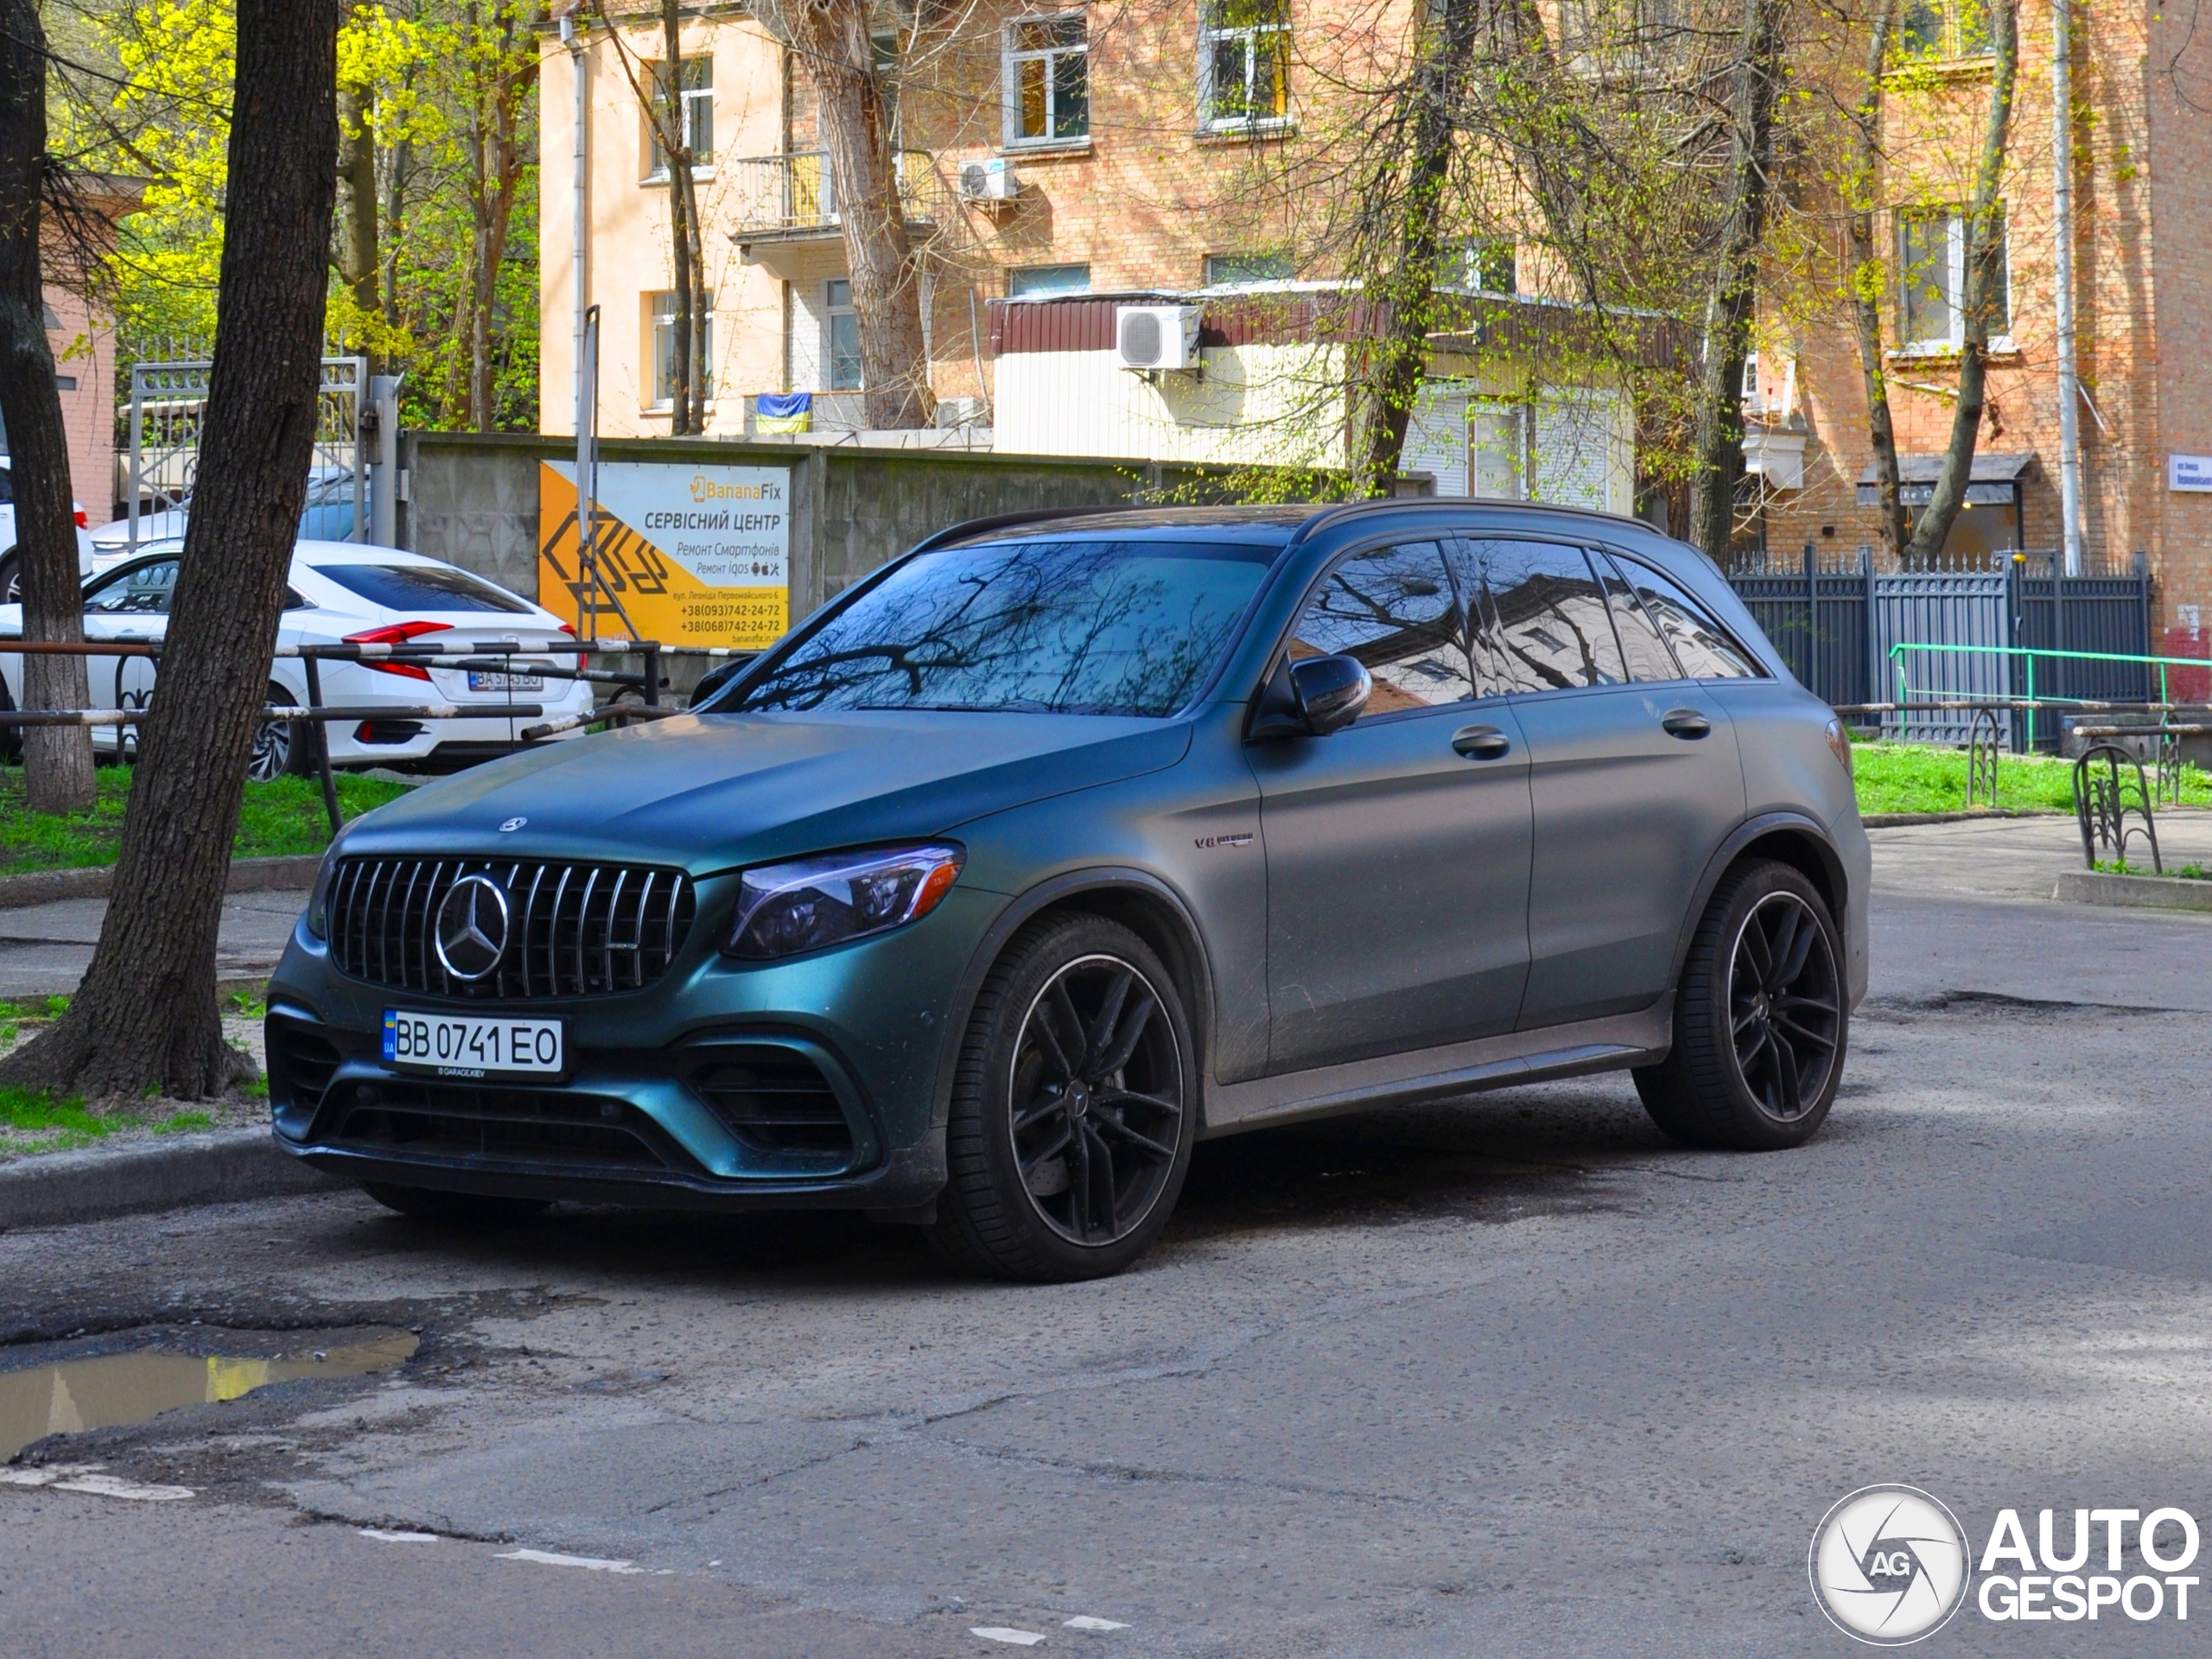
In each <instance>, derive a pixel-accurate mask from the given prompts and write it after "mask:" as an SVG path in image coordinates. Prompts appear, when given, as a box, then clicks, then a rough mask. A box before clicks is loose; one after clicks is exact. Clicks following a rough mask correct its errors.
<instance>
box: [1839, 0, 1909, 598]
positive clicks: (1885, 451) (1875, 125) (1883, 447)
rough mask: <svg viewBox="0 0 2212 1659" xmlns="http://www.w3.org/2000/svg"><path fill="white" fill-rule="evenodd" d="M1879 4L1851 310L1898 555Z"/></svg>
mask: <svg viewBox="0 0 2212 1659" xmlns="http://www.w3.org/2000/svg"><path fill="white" fill-rule="evenodd" d="M1876 4H1877V7H1878V10H1876V12H1875V14H1874V32H1873V34H1872V36H1871V37H1870V38H1869V39H1868V41H1867V43H1866V99H1865V101H1864V102H1862V103H1861V104H1860V105H1859V108H1858V110H1857V111H1855V112H1854V113H1853V117H1852V119H1853V124H1855V125H1856V126H1857V127H1858V130H1859V131H1858V137H1857V140H1856V143H1855V145H1854V149H1855V150H1856V155H1855V156H1854V157H1853V175H1854V176H1853V178H1852V179H1851V180H1850V181H1849V184H1848V189H1849V191H1850V194H1851V197H1852V200H1850V201H1849V202H1848V203H1847V206H1848V207H1849V209H1850V212H1849V214H1848V216H1847V220H1846V223H1845V232H1846V234H1847V237H1848V238H1849V240H1850V247H1851V275H1850V287H1851V312H1852V319H1853V322H1854V323H1855V324H1856V325H1857V328H1858V334H1859V373H1860V374H1861V375H1862V376H1863V377H1864V378H1865V380H1866V433H1867V436H1868V437H1869V438H1870V439H1871V440H1872V444H1873V449H1874V488H1875V490H1876V492H1877V493H1878V494H1879V496H1880V498H1881V508H1880V511H1881V519H1882V547H1883V550H1884V551H1885V552H1886V553H1887V554H1888V555H1889V557H1890V560H1891V563H1898V562H1900V561H1902V559H1903V557H1904V542H1905V530H1904V498H1903V496H1902V494H1901V493H1900V492H1899V489H1898V479H1897V428H1896V425H1895V423H1893V422H1892V421H1891V418H1890V375H1889V366H1888V359H1885V357H1884V356H1883V355H1882V304H1883V302H1884V300H1885V299H1886V298H1887V297H1888V296H1889V295H1890V294H1891V293H1892V292H1893V291H1894V289H1893V288H1892V285H1891V282H1890V263H1889V261H1888V260H1886V259H1885V258H1884V257H1882V256H1881V254H1880V252H1879V251H1878V250H1877V249H1876V247H1875V245H1874V211H1875V203H1876V201H1877V200H1878V199H1879V185H1880V180H1881V176H1882V75H1883V73H1884V72H1885V70H1886V69H1887V68H1888V67H1889V60H1890V28H1891V20H1892V19H1893V18H1894V17H1895V16H1897V0H1876Z"/></svg>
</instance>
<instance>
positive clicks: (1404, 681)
mask: <svg viewBox="0 0 2212 1659" xmlns="http://www.w3.org/2000/svg"><path fill="white" fill-rule="evenodd" d="M1339 652H1341V653H1343V654H1344V655H1345V656H1349V657H1357V658H1359V660H1360V661H1361V662H1363V663H1364V664H1366V665H1367V671H1368V672H1369V673H1370V674H1371V675H1373V676H1374V677H1375V690H1374V693H1373V695H1372V696H1370V697H1369V698H1368V701H1367V710H1366V713H1364V714H1363V715H1361V716H1360V718H1361V719H1363V720H1368V719H1372V718H1373V717H1374V716H1376V715H1389V714H1395V713H1397V712H1398V711H1400V710H1402V709H1426V708H1433V707H1435V706H1436V705H1438V704H1440V703H1447V702H1465V701H1466V700H1467V699H1468V698H1470V697H1471V696H1474V695H1475V685H1474V677H1473V671H1472V664H1471V662H1470V660H1469V657H1468V652H1467V638H1466V629H1465V625H1464V624H1463V622H1462V620H1461V612H1460V607H1459V598H1458V596H1457V595H1456V594H1454V593H1453V592H1452V573H1451V571H1450V569H1447V568H1446V564H1445V561H1444V552H1443V550H1442V549H1441V548H1440V547H1439V546H1438V545H1437V543H1434V542H1407V543H1402V544H1401V545H1398V546H1395V547H1377V548H1372V549H1370V550H1368V551H1367V552H1364V553H1355V554H1354V555H1353V556H1351V558H1349V559H1346V560H1345V561H1344V563H1342V564H1339V565H1338V566H1337V568H1336V569H1333V570H1332V571H1330V572H1329V574H1328V575H1326V576H1325V577H1323V578H1322V579H1321V585H1320V587H1319V588H1317V589H1315V591H1314V594H1313V598H1311V599H1309V600H1308V601H1306V611H1305V613H1304V614H1303V615H1301V616H1300V618H1299V619H1298V626H1297V627H1296V628H1294V630H1292V632H1291V638H1290V655H1291V657H1292V658H1293V659H1296V658H1301V657H1329V656H1334V655H1336V654H1338V653H1339Z"/></svg>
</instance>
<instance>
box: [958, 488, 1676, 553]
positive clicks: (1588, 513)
mask: <svg viewBox="0 0 2212 1659" xmlns="http://www.w3.org/2000/svg"><path fill="white" fill-rule="evenodd" d="M1469 512H1481V513H1484V514H1491V513H1495V514H1498V515H1501V516H1506V515H1510V517H1512V518H1516V519H1519V520H1521V521H1522V522H1524V523H1525V522H1527V521H1528V520H1529V519H1531V518H1537V519H1554V520H1559V521H1562V522H1561V524H1560V528H1561V529H1562V530H1564V529H1565V528H1566V527H1567V524H1569V523H1572V524H1579V525H1580V526H1582V527H1583V529H1584V531H1586V532H1588V531H1606V530H1611V531H1613V533H1616V534H1618V531H1621V530H1624V529H1633V530H1636V531H1640V532H1642V533H1643V534H1645V535H1650V534H1653V533H1655V532H1654V531H1652V527H1651V526H1650V525H1649V524H1647V523H1645V522H1644V521H1643V519H1640V518H1623V517H1622V516H1620V515H1619V514H1618V513H1611V512H1598V511H1595V510H1593V509H1591V508H1588V507H1570V506H1557V505H1552V504H1550V503H1548V502H1539V501H1500V500H1492V499H1482V498H1478V497H1473V496H1394V497H1385V498H1383V499H1379V500H1372V501H1345V502H1322V503H1292V504H1279V505H1266V506H1230V507H1186V506H1162V507H1128V508H1119V509H1113V508H1109V509H1100V510H1092V509H1089V508H1061V509H1043V510H1039V511H1037V512H1021V513H1005V514H1001V515H999V516H997V517H995V518H980V519H973V520H970V521H969V523H967V524H956V525H953V526H952V527H950V529H948V530H946V531H943V532H942V533H941V534H939V535H938V536H935V537H931V538H930V539H929V540H928V541H927V542H925V543H923V546H925V547H930V548H936V547H958V546H966V545H972V544H974V543H980V542H987V541H1027V540H1039V539H1044V538H1047V537H1051V538H1056V539H1057V538H1059V537H1085V538H1089V537H1099V538H1101V539H1104V538H1109V537H1110V538H1112V539H1114V540H1117V541H1152V540H1160V541H1172V540H1177V539H1181V538H1185V537H1189V536H1190V535H1191V534H1192V532H1193V531H1200V532H1203V533H1204V534H1205V536H1206V537H1207V538H1208V539H1209V540H1213V541H1233V542H1242V543H1255V544H1259V545H1263V546H1281V545H1283V544H1285V543H1288V542H1292V541H1302V540H1305V539H1306V538H1307V537H1310V536H1312V535H1313V533H1314V532H1316V531H1320V530H1322V529H1324V528H1328V529H1342V528H1345V527H1349V526H1353V525H1356V524H1358V523H1359V522H1360V521H1361V520H1363V519H1366V518H1384V517H1393V518H1402V517H1406V516H1411V517H1414V518H1424V517H1427V516H1430V515H1432V514H1433V515H1438V516H1443V515H1449V516H1451V517H1452V518H1455V519H1464V518H1465V517H1466V516H1467V514H1468V513H1469Z"/></svg>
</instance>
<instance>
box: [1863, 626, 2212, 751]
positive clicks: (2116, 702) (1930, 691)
mask: <svg viewBox="0 0 2212 1659" xmlns="http://www.w3.org/2000/svg"><path fill="white" fill-rule="evenodd" d="M1914 653H1922V654H1925V655H1929V656H1934V657H1936V658H1939V659H1941V658H1997V659H1998V660H1999V662H2001V663H2002V664H2005V666H2006V667H2008V668H2010V667H2013V666H2018V668H2019V670H2020V671H2021V673H2020V678H2021V680H2022V682H2023V683H2022V686H2021V692H2020V695H2018V696H2009V697H1988V696H1983V697H1970V698H1969V699H1968V700H1967V701H1966V702H1960V703H1958V704H1957V705H1956V706H1958V707H1961V708H1992V709H1999V708H2002V709H2021V710H2024V712H2025V714H2026V715H2027V721H2026V728H2027V732H2026V742H2025V745H2024V747H2026V748H2028V749H2031V750H2032V749H2033V748H2034V747H2036V742H2037V734H2036V712H2037V709H2054V710H2056V711H2058V712H2060V713H2062V714H2063V713H2064V712H2065V711H2067V710H2069V709H2075V710H2079V711H2081V712H2083V713H2107V712H2109V713H2130V714H2136V713H2140V714H2167V713H2171V712H2172V711H2174V710H2176V709H2187V708H2196V707H2201V706H2202V704H2201V703H2200V702H2177V701H2176V700H2175V698H2174V696H2173V683H2172V682H2173V671H2174V670H2176V669H2184V670H2188V671H2191V672H2192V673H2194V674H2202V673H2205V672H2207V671H2212V663H2208V662H2207V661H2205V660H2204V659H2203V658H2197V657H2153V656H2148V655H2145V654H2142V653H2139V652H2117V651H2056V650H2052V649H2050V648H2047V647H2044V646H2041V645H1950V644H1939V643H1936V642H1933V641H1928V640H1914V639H1900V640H1898V641H1897V644H1895V645H1891V647H1890V670H1891V677H1892V678H1893V679H1894V680H1895V682H1896V683H1897V703H1896V705H1895V710H1894V711H1895V712H1897V713H1900V714H1903V713H1907V712H1910V710H1911V709H1929V710H1932V709H1936V708H1938V707H1940V706H1942V705H1941V704H1940V702H1934V701H1930V700H1931V699H1940V698H1942V696H1945V694H1946V693H1951V692H1955V690H1956V688H1955V687H1950V686H1921V687H1915V686H1914V685H1913V684H1912V683H1911V675H1910V671H1909V670H1908V669H1907V667H1906V666H1905V662H1906V658H1908V656H1910V655H1912V654H1914ZM2038 662H2041V663H2044V664H2048V665H2049V666H2048V667H2047V668H2046V669H2045V671H2044V686H2043V689H2042V690H2037V686H2036V664H2037V663H2038ZM2074 663H2086V664H2101V665H2105V666H2107V667H2111V666H2115V665H2116V666H2119V667H2121V668H2125V669H2130V670H2138V671H2142V673H2143V675H2144V677H2145V679H2146V680H2149V679H2152V677H2155V683H2156V689H2157V696H2145V697H2133V698H2119V699H2115V698H2099V697H2083V696H2070V695H2068V694H2067V693H2066V692H2065V691H2063V690H2059V689H2056V688H2055V687H2054V686H2053V683H2052V680H2053V677H2054V676H2055V675H2056V676H2062V677H2063V674H2064V671H2065V665H2066V664H2074ZM2061 683H2063V679H2062V682H2061ZM1867 706H1869V707H1871V705H1867ZM1905 741H1910V738H1909V737H1907V738H1906V740H1905Z"/></svg>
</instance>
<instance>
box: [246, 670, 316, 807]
mask: <svg viewBox="0 0 2212 1659" xmlns="http://www.w3.org/2000/svg"><path fill="white" fill-rule="evenodd" d="M266 700H267V701H268V702H273V703H276V704H277V705H278V706H279V707H282V706H283V705H284V704H286V703H289V702H291V701H292V694H291V693H290V692H289V691H287V690H285V689H284V688H283V686H281V685H271V686H270V688H269V690H268V694H267V699H266ZM314 753H315V738H314V736H313V728H311V727H309V725H308V722H307V721H303V720H302V721H290V720H264V721H261V722H260V723H259V724H258V725H257V726H256V727H255V728H253V753H252V754H251V756H249V757H248V759H247V760H246V766H245V775H246V776H247V777H249V778H251V779H253V780H254V781H255V782H256V783H258V784H265V783H268V782H269V781H270V779H277V778H282V777H284V776H286V775H288V774H289V775H293V776H303V775H305V774H306V773H307V772H311V771H312V770H314V764H315V763H314V760H313V758H312V757H313V755H314Z"/></svg>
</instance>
